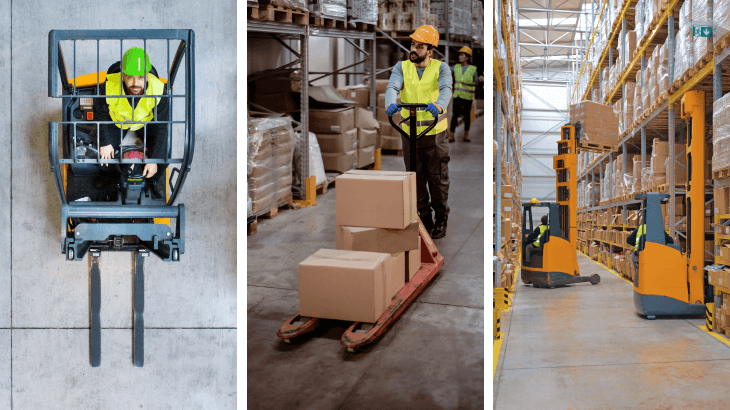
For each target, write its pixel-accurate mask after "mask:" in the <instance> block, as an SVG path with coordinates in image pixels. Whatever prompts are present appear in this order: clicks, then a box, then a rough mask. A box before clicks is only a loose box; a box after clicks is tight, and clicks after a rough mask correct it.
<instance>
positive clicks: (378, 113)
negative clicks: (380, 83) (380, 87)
mask: <svg viewBox="0 0 730 410" xmlns="http://www.w3.org/2000/svg"><path fill="white" fill-rule="evenodd" d="M377 100H378V105H377V106H376V107H375V118H376V119H377V120H378V121H385V122H388V115H387V114H385V93H382V94H380V93H378V97H377Z"/></svg>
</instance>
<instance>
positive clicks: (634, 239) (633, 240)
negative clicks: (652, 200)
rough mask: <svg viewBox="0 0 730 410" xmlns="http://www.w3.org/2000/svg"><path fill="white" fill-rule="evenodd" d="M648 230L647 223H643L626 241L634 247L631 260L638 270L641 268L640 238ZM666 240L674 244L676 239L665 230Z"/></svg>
mask: <svg viewBox="0 0 730 410" xmlns="http://www.w3.org/2000/svg"><path fill="white" fill-rule="evenodd" d="M645 232H646V224H643V225H641V226H639V227H637V228H636V229H634V230H633V231H632V232H631V234H630V235H629V237H628V238H626V243H628V244H629V245H631V246H633V247H634V252H633V253H632V254H631V262H633V263H634V268H636V271H638V270H639V240H640V239H641V237H642V236H643V235H644V233H645ZM664 241H665V242H666V243H668V244H674V239H672V237H671V236H669V234H668V233H667V232H666V231H665V232H664Z"/></svg>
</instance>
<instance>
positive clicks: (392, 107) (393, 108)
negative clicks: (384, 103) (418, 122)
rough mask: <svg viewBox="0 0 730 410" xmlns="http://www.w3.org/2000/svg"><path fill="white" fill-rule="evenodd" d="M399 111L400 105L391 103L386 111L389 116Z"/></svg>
mask: <svg viewBox="0 0 730 410" xmlns="http://www.w3.org/2000/svg"><path fill="white" fill-rule="evenodd" d="M397 112H398V107H397V106H396V105H395V104H390V105H389V106H388V108H386V109H385V113H386V114H387V115H388V117H392V116H394V115H395V113H397Z"/></svg>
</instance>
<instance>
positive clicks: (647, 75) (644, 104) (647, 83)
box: [641, 56, 654, 113]
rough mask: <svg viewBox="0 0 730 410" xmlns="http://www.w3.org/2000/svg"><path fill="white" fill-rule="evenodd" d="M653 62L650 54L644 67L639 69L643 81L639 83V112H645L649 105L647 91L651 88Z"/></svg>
mask: <svg viewBox="0 0 730 410" xmlns="http://www.w3.org/2000/svg"><path fill="white" fill-rule="evenodd" d="M653 68H654V67H653V64H652V59H651V56H649V58H647V61H646V69H644V70H641V76H642V77H643V81H644V82H643V83H642V84H641V85H642V87H641V112H642V113H643V112H645V111H646V110H647V109H648V108H649V106H650V105H651V102H650V101H649V91H650V90H651V77H652V71H653Z"/></svg>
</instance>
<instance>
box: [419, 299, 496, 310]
mask: <svg viewBox="0 0 730 410" xmlns="http://www.w3.org/2000/svg"><path fill="white" fill-rule="evenodd" d="M418 303H425V304H429V305H438V306H453V307H463V308H469V309H477V310H484V307H476V306H464V305H450V304H448V303H436V302H425V301H419V302H418Z"/></svg>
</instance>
